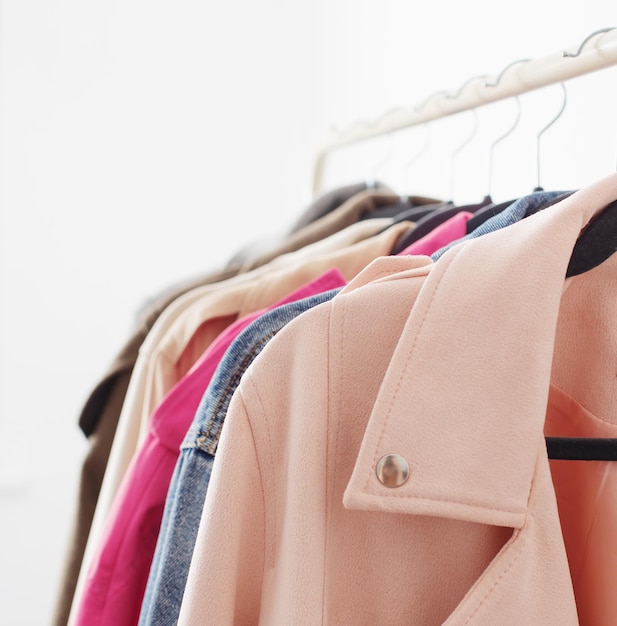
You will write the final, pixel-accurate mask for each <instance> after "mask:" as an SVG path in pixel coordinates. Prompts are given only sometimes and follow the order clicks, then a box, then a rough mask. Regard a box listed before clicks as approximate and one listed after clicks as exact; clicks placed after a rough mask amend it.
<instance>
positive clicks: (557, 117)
mask: <svg viewBox="0 0 617 626" xmlns="http://www.w3.org/2000/svg"><path fill="white" fill-rule="evenodd" d="M559 84H560V85H561V89H562V91H563V101H562V103H561V108H560V109H559V112H558V113H557V115H556V116H555V117H554V118H553V119H552V120H551V121H550V122H549V123H548V124H547V125H546V126H545V127H544V128H543V129H542V130H541V131H540V132H539V133H538V135H537V136H536V167H537V185H536V191H542V186H541V185H540V139H541V137H542V135H544V133H545V132H546V131H547V130H548V129H549V128H550V127H551V126H552V125H553V124H554V123H555V122H556V121H557V120H558V119H559V118H560V117H561V116H562V114H563V112H564V111H565V109H566V104H567V102H568V92H567V91H566V86H565V85H564V83H559Z"/></svg>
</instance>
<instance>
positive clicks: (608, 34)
mask: <svg viewBox="0 0 617 626" xmlns="http://www.w3.org/2000/svg"><path fill="white" fill-rule="evenodd" d="M616 64H617V28H604V29H602V30H598V31H595V32H593V33H591V34H590V35H589V36H587V37H586V38H585V39H584V40H583V42H582V43H581V44H580V45H579V46H578V48H577V49H574V50H563V51H560V52H555V53H553V54H551V55H548V56H545V57H541V58H539V59H523V60H521V61H515V62H514V63H511V64H510V65H508V66H507V67H505V68H504V69H503V71H502V72H501V73H500V74H499V76H497V78H495V79H492V80H491V79H490V78H489V77H487V76H474V77H473V78H471V79H469V80H467V81H466V82H465V83H463V84H462V85H461V87H460V88H459V89H458V90H457V91H455V92H446V91H440V92H437V93H434V94H432V95H430V96H429V97H428V98H427V99H426V100H424V102H422V103H421V104H420V105H418V106H416V107H415V108H413V109H403V108H399V109H394V110H392V111H389V112H388V113H386V114H384V115H383V116H381V117H380V118H379V119H377V120H375V121H374V122H357V123H355V124H352V125H351V126H349V127H348V128H346V129H344V130H342V131H334V132H331V133H330V134H329V136H327V137H326V138H325V141H324V142H323V144H322V146H321V148H320V149H319V151H318V153H317V156H316V160H315V167H314V170H313V171H314V177H313V192H314V193H317V192H318V191H319V190H320V189H321V183H322V179H323V173H324V169H325V164H326V159H327V157H328V155H329V154H330V153H331V152H332V151H334V150H336V149H338V148H342V147H344V146H348V145H350V144H353V143H357V142H359V141H364V140H366V139H373V138H375V137H379V136H381V135H385V134H388V133H391V132H394V131H397V130H402V129H404V128H409V127H411V126H416V125H418V124H424V123H426V122H430V121H432V120H436V119H439V118H442V117H446V116H448V115H453V114H455V113H460V112H462V111H468V110H470V109H475V108H477V107H480V106H482V105H485V104H489V103H491V102H496V101H498V100H504V99H506V98H511V97H513V96H517V95H520V94H523V93H527V92H529V91H533V90H534V89H539V88H541V87H546V86H548V85H552V84H555V83H559V82H563V81H566V80H569V79H571V78H576V77H577V76H582V75H584V74H589V73H591V72H594V71H596V70H600V69H603V68H606V67H610V66H611V65H616Z"/></svg>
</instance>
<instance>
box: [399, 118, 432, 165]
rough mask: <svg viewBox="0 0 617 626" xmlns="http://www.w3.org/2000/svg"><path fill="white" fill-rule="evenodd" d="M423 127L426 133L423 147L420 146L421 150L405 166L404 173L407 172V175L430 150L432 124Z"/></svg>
mask: <svg viewBox="0 0 617 626" xmlns="http://www.w3.org/2000/svg"><path fill="white" fill-rule="evenodd" d="M422 127H423V128H424V129H425V131H426V132H425V133H424V141H423V142H422V145H421V146H420V149H419V150H416V152H415V154H413V155H412V157H411V158H410V159H409V160H408V161H407V162H406V163H405V164H404V165H403V171H404V172H405V174H407V173H408V172H409V170H410V169H411V166H412V165H413V164H414V163H416V162H417V161H418V160H419V159H420V157H421V156H422V155H423V154H424V153H425V152H426V150H427V149H428V147H429V145H430V143H431V127H430V124H427V123H425V124H422Z"/></svg>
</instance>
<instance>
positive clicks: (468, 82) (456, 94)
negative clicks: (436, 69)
mask: <svg viewBox="0 0 617 626" xmlns="http://www.w3.org/2000/svg"><path fill="white" fill-rule="evenodd" d="M486 78H488V77H487V75H486V74H480V75H478V76H472V77H471V78H468V79H467V80H466V81H465V82H464V83H463V84H462V85H461V86H460V87H459V88H458V91H455V92H454V93H447V92H446V93H444V97H446V98H448V100H456V99H457V98H458V97H459V96H460V95H461V94H462V93H463V91H464V90H465V88H466V87H467V86H468V85H471V83H474V82H477V81H479V80H483V79H486ZM484 84H486V81H484Z"/></svg>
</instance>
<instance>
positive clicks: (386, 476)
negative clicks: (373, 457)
mask: <svg viewBox="0 0 617 626" xmlns="http://www.w3.org/2000/svg"><path fill="white" fill-rule="evenodd" d="M375 473H376V474H377V478H378V479H379V482H380V483H381V484H382V485H385V486H386V487H400V486H401V485H403V484H405V483H406V482H407V479H408V478H409V463H407V460H406V459H405V458H404V457H402V456H401V455H400V454H386V455H385V456H382V457H381V459H379V462H378V463H377V467H376V468H375Z"/></svg>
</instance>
